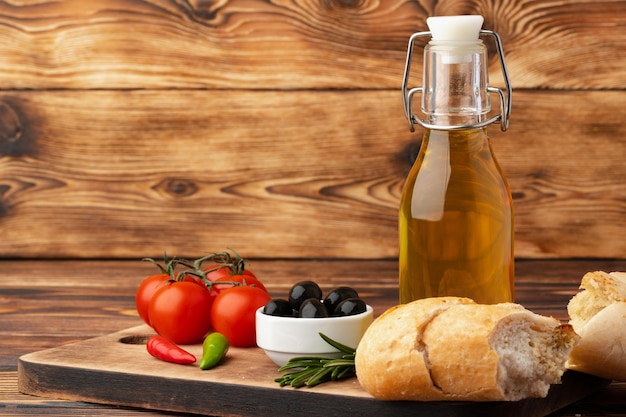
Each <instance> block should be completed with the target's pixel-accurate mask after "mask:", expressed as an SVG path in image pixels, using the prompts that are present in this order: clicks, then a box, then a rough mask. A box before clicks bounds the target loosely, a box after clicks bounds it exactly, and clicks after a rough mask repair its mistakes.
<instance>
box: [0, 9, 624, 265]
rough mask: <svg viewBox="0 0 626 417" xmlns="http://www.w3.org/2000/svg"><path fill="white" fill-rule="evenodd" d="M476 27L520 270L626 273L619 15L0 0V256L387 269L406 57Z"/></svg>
mask: <svg viewBox="0 0 626 417" xmlns="http://www.w3.org/2000/svg"><path fill="white" fill-rule="evenodd" d="M474 13H476V14H482V15H484V16H485V19H486V21H485V25H484V28H485V29H493V30H496V31H497V32H498V33H499V34H500V36H501V37H502V40H503V44H504V50H505V54H506V60H507V65H508V68H509V72H510V75H511V79H512V82H513V86H514V94H513V112H512V115H511V126H510V129H509V131H508V132H506V133H501V132H500V131H499V128H498V127H496V126H494V127H492V128H491V130H490V133H491V135H492V137H493V142H494V148H495V151H496V154H497V156H498V159H499V161H500V163H501V165H502V167H503V170H504V171H505V174H506V176H507V177H508V180H509V183H510V186H511V189H512V193H513V195H514V204H515V210H516V219H515V220H516V256H518V257H530V258H558V257H564V258H569V257H606V258H611V257H618V258H626V166H625V164H624V157H625V155H626V122H625V120H624V116H625V115H626V113H625V112H626V90H625V86H626V30H625V29H626V27H625V26H624V22H626V2H625V1H617V0H614V1H594V0H588V1H582V0H579V1H575V0H573V1H565V2H563V1H557V0H542V1H530V0H492V1H487V0H484V1H480V0H475V1H466V0H449V1H410V0H378V1H375V0H292V1H282V0H277V1H263V0H224V1H200V0H197V1H194V0H191V1H179V0H145V1H140V0H111V1H108V0H107V1H97V0H66V1H60V2H53V1H44V0H42V1H27V0H15V1H11V2H7V1H1V2H0V58H1V59H0V62H2V64H1V65H0V257H4V258H31V257H32V258H42V257H51V258H72V257H89V258H139V257H143V256H160V255H162V253H163V251H164V250H165V249H167V251H168V253H170V254H178V255H185V256H195V255H203V254H206V253H207V252H209V251H213V250H222V249H224V248H226V247H231V248H235V249H237V250H238V251H239V252H240V253H242V254H244V255H245V256H247V257H259V258H265V257H267V258H272V257H281V258H322V257H338V258H382V257H385V258H386V257H391V258H392V257H395V256H396V254H397V231H396V227H397V226H396V224H397V223H396V222H397V207H398V202H399V196H400V192H401V187H402V183H403V181H404V177H405V175H406V174H407V172H408V170H409V168H410V165H411V163H412V160H413V158H414V157H415V153H416V149H417V146H418V142H419V139H420V136H421V132H419V131H418V132H416V133H411V132H409V130H408V128H407V124H406V121H405V119H404V116H403V109H402V105H401V92H400V83H401V80H402V72H403V69H404V59H405V54H406V45H407V41H408V38H409V36H410V35H411V34H412V33H413V32H417V31H422V30H426V25H425V19H426V18H427V17H428V16H432V15H448V14H474ZM492 50H493V48H492ZM420 55H421V51H419V52H418V57H417V58H418V59H417V60H416V63H417V62H419V61H420V60H421V58H420ZM492 57H493V58H494V59H493V60H492V65H491V69H490V72H491V79H492V84H493V85H497V86H501V85H502V83H501V77H500V75H499V74H500V69H499V66H498V62H497V60H496V59H495V54H493V53H492ZM414 67H415V71H416V73H419V72H420V71H421V67H420V65H417V64H415V65H414ZM415 79H416V80H417V81H416V83H417V84H419V82H420V81H419V77H417V78H415ZM417 84H415V85H417Z"/></svg>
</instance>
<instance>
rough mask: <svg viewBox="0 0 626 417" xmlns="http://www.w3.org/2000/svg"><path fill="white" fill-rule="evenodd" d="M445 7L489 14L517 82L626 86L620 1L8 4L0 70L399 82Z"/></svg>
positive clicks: (128, 81)
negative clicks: (411, 52) (417, 40)
mask: <svg viewBox="0 0 626 417" xmlns="http://www.w3.org/2000/svg"><path fill="white" fill-rule="evenodd" d="M446 14H482V15H484V16H485V18H486V22H485V25H484V27H485V29H494V30H496V31H497V32H498V33H499V34H500V35H501V37H502V39H503V42H504V45H505V52H506V55H507V63H508V65H509V69H510V71H511V76H512V79H513V80H514V84H515V86H516V87H517V88H554V89H563V88H568V89H572V88H573V89H622V88H623V87H624V81H625V80H626V52H625V51H626V37H625V36H624V35H623V21H624V19H625V18H626V4H625V3H624V2H623V1H621V0H602V1H593V0H587V1H580V0H576V1H567V2H563V1H559V0H542V1H536V0H513V1H509V0H491V1H487V0H472V1H466V0H450V1H423V0H419V1H415V0H380V1H374V0H360V1H351V0H326V1H319V2H318V1H309V0H296V1H292V2H285V1H266V0H253V1H244V0H225V1H219V2H206V1H199V0H195V1H185V2H182V1H174V0H145V1H141V0H116V1H108V2H101V1H86V0H67V1H63V2H53V1H38V2H30V1H23V0H22V1H12V2H0V27H2V29H3V30H2V33H3V35H2V37H0V56H2V57H3V65H2V67H1V68H0V80H2V88H5V89H57V88H68V89H93V88H98V89H101V88H104V89H109V88H114V89H120V88H131V89H133V88H159V89H160V88H244V89H268V88H269V89H329V88H350V89H355V88H356V89H361V88H366V89H371V88H374V89H378V88H397V86H398V85H399V84H400V80H401V77H402V71H403V68H404V59H405V54H406V46H407V40H408V37H409V36H410V35H411V34H412V33H414V32H418V31H423V30H426V25H425V19H426V17H428V16H433V15H446ZM418 58H419V54H418ZM493 64H494V65H493V66H492V69H493V71H492V72H493V73H494V74H498V73H499V69H498V68H497V61H496V60H495V59H494V60H493ZM497 80H498V78H497V76H496V77H493V81H497Z"/></svg>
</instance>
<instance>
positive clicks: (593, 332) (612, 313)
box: [566, 271, 626, 381]
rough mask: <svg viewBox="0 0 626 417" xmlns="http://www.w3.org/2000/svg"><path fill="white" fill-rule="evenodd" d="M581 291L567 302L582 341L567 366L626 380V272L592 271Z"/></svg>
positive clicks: (574, 325) (572, 353)
mask: <svg viewBox="0 0 626 417" xmlns="http://www.w3.org/2000/svg"><path fill="white" fill-rule="evenodd" d="M580 290H581V291H580V292H578V293H577V294H576V295H574V296H573V297H572V299H571V300H570V301H569V303H568V305H567V311H568V313H569V316H570V324H571V325H572V326H573V327H574V329H575V330H576V332H577V333H578V334H579V335H580V337H581V340H580V343H579V344H578V345H577V346H576V347H575V348H574V349H573V350H572V352H571V353H570V357H569V359H568V361H567V363H566V367H567V368H568V369H573V370H577V371H580V372H585V373H588V374H591V375H595V376H599V377H601V378H607V379H613V380H618V381H626V273H624V272H611V273H606V272H603V271H594V272H589V273H587V274H585V275H584V276H583V278H582V280H581V284H580Z"/></svg>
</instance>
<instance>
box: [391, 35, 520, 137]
mask: <svg viewBox="0 0 626 417" xmlns="http://www.w3.org/2000/svg"><path fill="white" fill-rule="evenodd" d="M480 34H481V35H484V36H492V37H493V38H494V39H495V44H496V49H497V51H498V56H499V58H500V66H501V67H502V75H503V77H504V84H505V88H506V94H505V93H504V92H503V91H502V90H501V89H500V88H497V87H490V86H487V91H488V92H492V93H497V94H498V96H499V97H500V113H499V114H497V115H495V116H493V117H490V118H488V119H486V120H482V121H480V122H478V123H475V124H472V125H451V126H450V125H439V124H436V125H435V124H430V123H427V122H425V121H424V120H422V119H421V118H419V117H418V116H416V115H415V114H413V95H414V94H415V93H418V92H419V93H423V92H424V91H423V90H424V89H423V88H422V87H415V88H409V87H408V83H409V77H410V71H411V57H412V55H413V45H414V43H415V41H416V39H418V38H420V37H424V36H431V32H417V33H414V34H413V35H411V37H410V38H409V46H408V51H407V56H406V64H405V67H404V79H403V81H402V102H403V105H404V114H405V116H406V118H407V120H408V121H409V129H410V130H411V132H414V131H415V124H419V125H420V126H422V127H423V128H425V129H432V130H462V129H471V128H479V127H484V126H487V125H489V124H491V123H499V124H500V129H501V130H502V131H503V132H504V131H506V130H507V129H508V127H509V115H510V113H511V93H512V88H511V83H510V80H509V74H508V71H507V69H506V64H505V62H504V53H503V51H502V42H501V41H500V36H498V34H497V33H496V32H494V31H491V30H481V31H480Z"/></svg>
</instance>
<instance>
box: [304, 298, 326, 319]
mask: <svg viewBox="0 0 626 417" xmlns="http://www.w3.org/2000/svg"><path fill="white" fill-rule="evenodd" d="M298 317H301V318H304V319H311V318H322V317H328V311H326V307H324V304H322V302H321V301H320V300H318V299H317V298H309V299H307V300H304V301H303V302H302V304H301V305H300V310H299V311H298Z"/></svg>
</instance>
